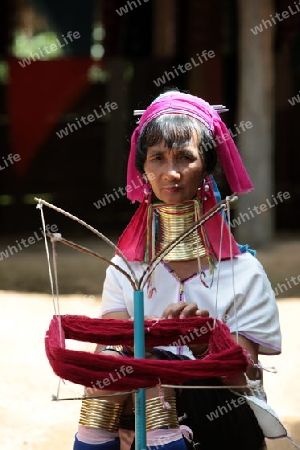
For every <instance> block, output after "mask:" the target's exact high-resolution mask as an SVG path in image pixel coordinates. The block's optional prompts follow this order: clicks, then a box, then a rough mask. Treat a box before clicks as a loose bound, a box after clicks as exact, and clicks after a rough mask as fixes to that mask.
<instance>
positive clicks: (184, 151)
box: [147, 147, 193, 156]
mask: <svg viewBox="0 0 300 450" xmlns="http://www.w3.org/2000/svg"><path fill="white" fill-rule="evenodd" d="M171 150H175V152H176V153H181V154H185V155H193V152H192V151H191V150H190V149H189V148H188V147H170V148H169V147H168V148H164V149H163V150H161V149H159V148H155V147H154V148H153V149H151V150H149V149H148V152H147V154H148V155H151V156H153V155H160V154H163V153H167V152H170V151H171Z"/></svg>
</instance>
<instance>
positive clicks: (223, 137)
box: [127, 92, 253, 202]
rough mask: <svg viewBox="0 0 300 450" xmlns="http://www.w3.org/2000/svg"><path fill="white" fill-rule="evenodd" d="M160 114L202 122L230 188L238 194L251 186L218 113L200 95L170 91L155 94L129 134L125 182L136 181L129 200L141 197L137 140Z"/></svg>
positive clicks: (129, 193) (132, 182) (142, 188)
mask: <svg viewBox="0 0 300 450" xmlns="http://www.w3.org/2000/svg"><path fill="white" fill-rule="evenodd" d="M163 114H187V115H188V116H191V117H194V118H195V119H197V120H199V121H200V122H202V123H203V125H205V126H206V128H207V129H208V130H209V131H210V132H211V134H212V137H213V138H214V140H215V143H216V148H217V152H218V156H219V158H220V162H221V165H222V168H223V171H224V173H225V176H226V179H227V181H228V184H229V186H230V189H231V190H232V192H236V193H238V194H239V193H243V192H248V191H250V190H251V189H253V186H252V183H251V181H250V178H249V175H248V173H247V172H246V169H245V167H244V165H243V162H242V160H241V157H240V155H239V152H238V149H237V147H236V145H235V143H234V141H233V139H232V137H231V135H230V132H229V130H228V128H227V127H226V125H225V124H224V122H222V120H221V118H220V116H219V114H218V113H217V112H216V111H215V110H214V109H213V107H212V106H211V105H210V104H209V103H207V102H206V101H204V100H202V99H201V98H198V97H195V96H194V95H190V94H183V93H181V92H170V93H166V94H162V95H161V96H159V97H158V98H157V99H156V100H155V101H154V102H153V103H152V104H151V105H150V106H149V107H148V108H147V109H146V111H145V112H144V114H143V115H142V117H141V119H140V122H139V125H138V126H137V127H136V129H135V130H134V132H133V134H132V137H131V147H130V154H129V160H128V166H127V184H128V185H132V184H133V185H134V186H136V185H138V184H139V186H137V187H136V188H135V189H133V190H131V191H130V192H128V193H127V197H128V198H129V199H130V200H131V201H132V202H135V201H139V202H141V201H142V200H143V198H144V186H143V185H141V183H138V181H139V182H140V179H141V174H140V172H139V171H138V170H137V169H136V167H135V158H136V148H137V143H138V140H139V138H140V136H141V133H142V131H143V129H144V128H145V126H146V125H147V124H148V123H150V122H151V121H152V120H153V119H155V118H157V117H159V116H162V115H163Z"/></svg>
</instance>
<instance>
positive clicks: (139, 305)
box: [133, 291, 147, 450]
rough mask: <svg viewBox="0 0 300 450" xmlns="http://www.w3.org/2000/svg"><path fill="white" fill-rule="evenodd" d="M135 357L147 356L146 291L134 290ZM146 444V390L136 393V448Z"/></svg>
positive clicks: (141, 448)
mask: <svg viewBox="0 0 300 450" xmlns="http://www.w3.org/2000/svg"><path fill="white" fill-rule="evenodd" d="M133 299H134V357H135V358H145V332H144V292H143V291H134V297H133ZM146 448H147V445H146V391H145V389H139V391H138V392H137V393H136V394H135V450H145V449H146Z"/></svg>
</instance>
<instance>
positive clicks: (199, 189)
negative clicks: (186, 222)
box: [198, 178, 209, 201]
mask: <svg viewBox="0 0 300 450" xmlns="http://www.w3.org/2000/svg"><path fill="white" fill-rule="evenodd" d="M202 188H203V191H202V195H203V198H202V200H203V201H205V200H207V197H206V195H205V193H206V192H207V193H208V191H209V184H208V183H207V182H206V180H205V178H203V180H202V186H200V187H199V188H198V191H201V190H202Z"/></svg>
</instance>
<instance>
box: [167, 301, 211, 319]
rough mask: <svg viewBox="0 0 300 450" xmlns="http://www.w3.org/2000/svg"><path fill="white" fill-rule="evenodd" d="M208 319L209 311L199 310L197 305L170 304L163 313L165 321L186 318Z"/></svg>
mask: <svg viewBox="0 0 300 450" xmlns="http://www.w3.org/2000/svg"><path fill="white" fill-rule="evenodd" d="M195 316H196V317H199V316H200V317H208V316H209V311H207V310H206V309H199V306H198V305H197V303H195V302H192V303H186V302H180V303H170V305H169V306H167V308H166V309H165V310H164V312H163V313H162V318H163V319H178V318H179V319H185V318H186V317H195Z"/></svg>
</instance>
